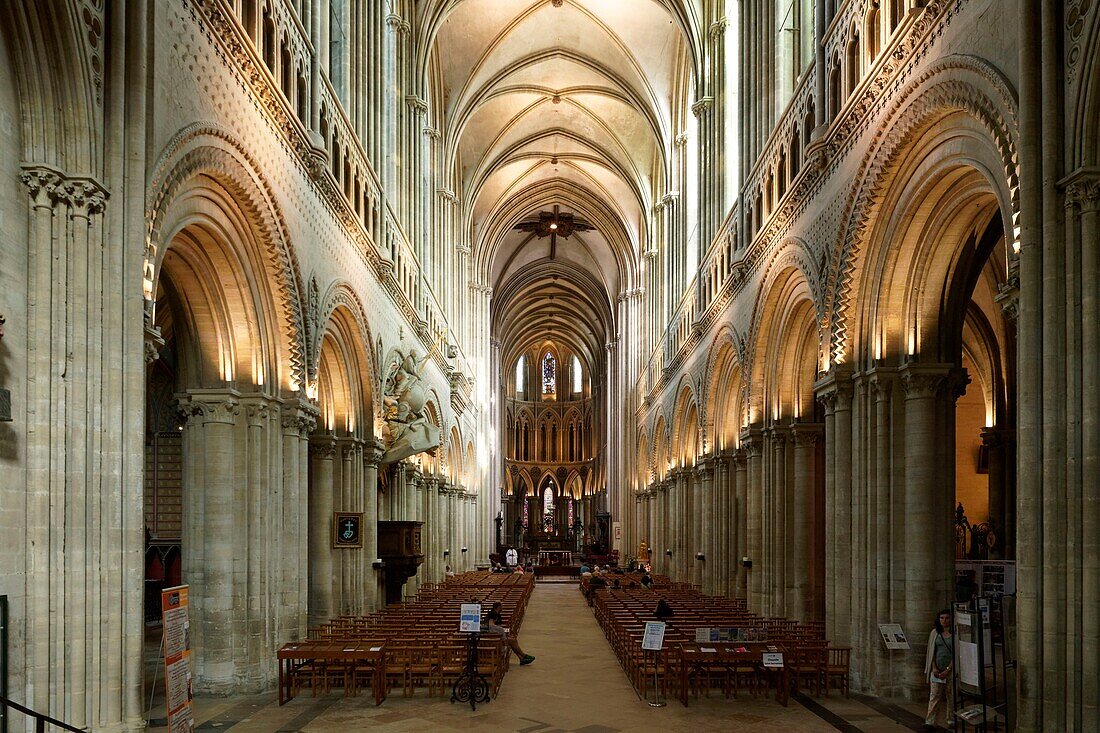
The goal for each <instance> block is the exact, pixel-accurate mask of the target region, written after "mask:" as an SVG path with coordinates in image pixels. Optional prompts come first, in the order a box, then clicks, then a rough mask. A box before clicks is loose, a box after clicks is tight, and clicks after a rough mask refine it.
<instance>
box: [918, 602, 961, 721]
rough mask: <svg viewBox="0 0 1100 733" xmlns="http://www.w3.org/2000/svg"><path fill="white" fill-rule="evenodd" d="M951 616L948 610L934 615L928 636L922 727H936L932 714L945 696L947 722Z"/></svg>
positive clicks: (951, 696) (952, 638)
mask: <svg viewBox="0 0 1100 733" xmlns="http://www.w3.org/2000/svg"><path fill="white" fill-rule="evenodd" d="M953 621H954V617H953V615H952V613H951V611H950V610H949V609H946V608H945V609H944V610H942V611H940V612H939V613H938V614H937V615H936V627H935V628H934V629H932V632H931V633H930V634H929V635H928V650H927V652H925V655H924V673H925V674H926V675H927V676H928V684H929V687H930V688H931V689H930V690H929V693H928V714H927V715H925V716H924V729H925V730H935V729H936V717H937V713H939V709H940V703H942V702H943V701H944V698H945V697H946V698H947V722H948V724H949V725H950V723H951V715H952V708H953V703H954V698H955V695H954V690H953V685H952V684H951V675H952V672H953V671H954V669H955V635H954V624H953Z"/></svg>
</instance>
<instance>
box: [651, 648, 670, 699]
mask: <svg viewBox="0 0 1100 733" xmlns="http://www.w3.org/2000/svg"><path fill="white" fill-rule="evenodd" d="M659 660H660V652H653V699H652V700H646V702H647V703H649V707H651V708H663V707H664V706H665V705H667V704H668V703H666V702H664V701H662V700H661V688H659V687H658V686H657V662H658V661H659Z"/></svg>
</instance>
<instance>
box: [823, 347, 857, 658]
mask: <svg viewBox="0 0 1100 733" xmlns="http://www.w3.org/2000/svg"><path fill="white" fill-rule="evenodd" d="M814 392H815V394H816V395H817V398H818V400H820V401H821V403H822V404H823V405H824V407H825V633H826V636H828V637H829V639H832V640H835V641H836V643H837V644H838V645H847V644H850V643H851V640H852V636H851V632H852V622H851V616H852V596H851V592H850V590H851V583H852V540H851V537H852V519H851V518H852V382H851V375H850V374H849V373H848V372H847V371H842V370H840V369H838V368H837V367H834V368H833V369H832V370H831V371H830V372H829V373H828V374H827V375H826V376H825V377H824V378H822V379H821V380H819V381H818V382H817V383H816V384H815V385H814Z"/></svg>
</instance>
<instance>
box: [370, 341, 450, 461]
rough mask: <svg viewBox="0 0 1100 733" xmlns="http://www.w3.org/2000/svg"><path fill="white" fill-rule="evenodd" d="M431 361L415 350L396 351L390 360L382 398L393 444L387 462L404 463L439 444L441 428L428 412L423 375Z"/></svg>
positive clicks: (387, 455) (385, 457) (384, 459)
mask: <svg viewBox="0 0 1100 733" xmlns="http://www.w3.org/2000/svg"><path fill="white" fill-rule="evenodd" d="M427 360H428V359H427V357H426V356H425V357H423V358H417V355H416V350H415V349H414V350H411V351H409V353H408V354H402V353H401V352H400V351H395V352H394V355H393V358H392V359H391V360H390V367H389V370H388V374H387V376H386V382H385V386H384V390H383V397H382V404H383V406H384V413H383V417H384V418H385V420H386V426H387V427H388V428H389V433H390V441H389V448H388V449H387V450H386V453H385V454H384V455H383V456H382V462H383V463H393V462H394V461H400V460H402V459H403V458H407V457H409V456H412V455H416V454H417V453H423V452H425V451H429V450H432V449H433V448H436V447H437V446H438V445H439V428H438V427H436V426H435V425H432V424H431V422H430V421H429V420H428V417H427V415H426V414H425V413H424V406H425V404H426V403H427V401H428V395H427V392H426V390H425V389H424V385H423V379H422V376H421V375H422V374H423V372H424V365H425V364H426V363H427Z"/></svg>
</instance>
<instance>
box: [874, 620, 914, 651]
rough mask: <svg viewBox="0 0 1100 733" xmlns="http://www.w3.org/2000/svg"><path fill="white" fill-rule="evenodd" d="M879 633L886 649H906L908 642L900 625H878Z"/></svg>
mask: <svg viewBox="0 0 1100 733" xmlns="http://www.w3.org/2000/svg"><path fill="white" fill-rule="evenodd" d="M878 630H879V633H880V634H882V641H883V642H885V644H886V648H887V649H908V648H909V640H908V639H906V638H905V632H904V631H902V630H901V624H879V625H878Z"/></svg>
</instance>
